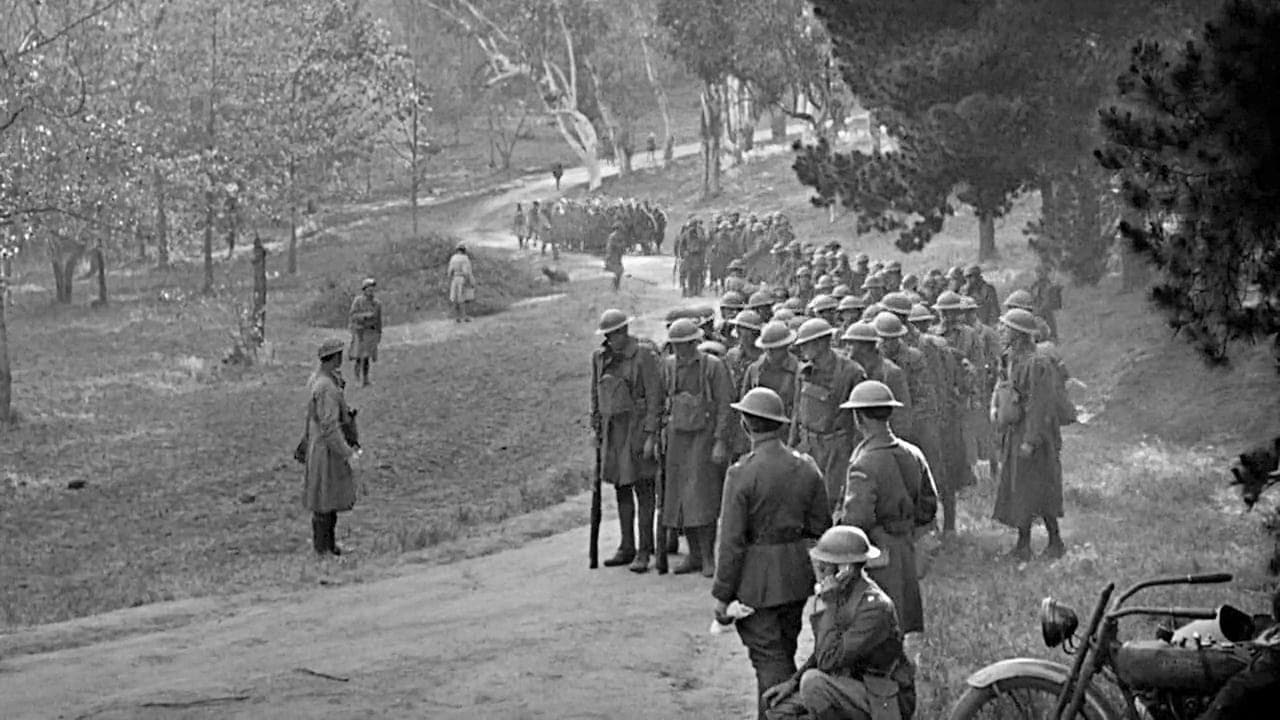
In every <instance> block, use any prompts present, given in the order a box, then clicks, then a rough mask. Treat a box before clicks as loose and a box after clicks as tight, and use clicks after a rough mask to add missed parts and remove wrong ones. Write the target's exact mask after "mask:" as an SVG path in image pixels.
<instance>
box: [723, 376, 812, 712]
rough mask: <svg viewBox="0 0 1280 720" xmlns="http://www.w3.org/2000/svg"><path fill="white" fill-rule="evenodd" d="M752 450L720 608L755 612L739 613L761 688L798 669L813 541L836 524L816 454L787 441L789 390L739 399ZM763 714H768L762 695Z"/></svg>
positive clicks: (740, 480)
mask: <svg viewBox="0 0 1280 720" xmlns="http://www.w3.org/2000/svg"><path fill="white" fill-rule="evenodd" d="M733 408H734V409H735V410H737V411H738V412H740V413H741V414H742V421H741V426H742V430H743V432H744V433H745V434H746V435H747V436H748V437H749V438H750V439H751V451H750V452H749V453H747V455H746V456H744V457H743V458H742V459H741V460H739V461H738V462H736V463H734V464H733V466H731V467H730V468H729V471H728V473H727V474H726V476H725V483H724V499H723V502H722V503H721V511H720V531H719V543H720V545H719V552H718V553H717V554H716V563H717V564H716V574H715V583H714V584H713V585H712V587H711V594H712V596H714V597H715V599H716V608H715V610H716V616H717V618H723V617H724V616H725V613H726V611H727V609H728V606H729V603H731V602H733V601H734V600H737V601H738V602H740V603H742V604H743V605H746V606H747V607H750V608H752V609H754V610H755V612H754V613H753V614H751V615H749V616H747V617H745V618H741V619H739V620H738V621H737V630H738V636H739V637H740V638H741V639H742V644H743V645H745V646H746V648H747V654H748V656H749V657H750V658H751V665H752V667H754V668H755V672H756V688H757V691H758V693H759V695H763V694H764V691H765V690H768V689H769V688H771V687H773V686H774V685H777V684H778V683H780V682H783V681H785V680H787V679H788V678H790V677H791V676H792V675H793V674H794V673H795V671H796V664H795V657H796V641H797V639H798V638H799V636H800V624H801V619H802V617H801V616H802V615H803V613H804V606H805V601H806V599H807V598H808V597H809V595H810V594H811V593H812V591H813V582H814V577H813V570H812V569H811V568H810V565H809V563H808V561H807V560H808V558H807V544H808V542H811V541H815V540H817V539H818V538H820V537H822V533H824V532H826V530H827V528H829V527H830V526H831V516H830V514H829V512H828V508H830V504H829V502H828V500H827V490H826V486H825V485H824V484H823V482H822V475H821V473H819V471H818V466H817V465H816V464H815V463H814V462H813V458H811V457H809V456H808V455H804V454H801V453H798V452H796V451H795V450H792V449H791V448H789V447H787V446H786V445H785V444H784V443H783V439H784V437H785V435H786V426H787V425H788V424H789V423H790V422H791V419H790V418H789V417H787V415H786V408H785V407H784V406H783V404H782V398H780V397H778V394H777V393H775V392H773V391H772V390H770V389H768V388H763V387H758V388H753V389H751V390H749V391H748V392H747V394H746V395H744V396H743V398H742V400H741V401H739V402H737V403H735V404H734V405H733ZM758 716H759V717H764V704H763V702H761V703H760V707H759V713H758Z"/></svg>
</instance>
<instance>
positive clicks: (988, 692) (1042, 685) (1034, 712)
mask: <svg viewBox="0 0 1280 720" xmlns="http://www.w3.org/2000/svg"><path fill="white" fill-rule="evenodd" d="M1061 690H1062V685H1061V684H1059V683H1056V682H1053V681H1051V680H1045V679H1043V678H1038V677H1014V678H1008V679H1006V680H1000V681H997V682H994V683H992V684H991V685H988V686H987V687H981V688H977V687H970V688H969V689H967V690H965V693H964V695H962V696H961V697H960V702H958V703H956V706H955V709H954V710H952V711H951V720H1045V718H1048V717H1049V716H1051V715H1052V714H1053V710H1054V708H1055V707H1057V704H1058V693H1059V692H1061ZM1076 718H1077V720H1112V718H1109V717H1107V714H1106V713H1105V712H1103V713H1099V712H1097V711H1096V709H1091V708H1089V707H1088V706H1087V704H1086V707H1084V708H1082V709H1081V710H1080V712H1079V713H1077V714H1076ZM1117 720H1118V719H1117Z"/></svg>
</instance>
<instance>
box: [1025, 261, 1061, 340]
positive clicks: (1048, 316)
mask: <svg viewBox="0 0 1280 720" xmlns="http://www.w3.org/2000/svg"><path fill="white" fill-rule="evenodd" d="M1049 272H1050V271H1049V266H1048V265H1044V264H1041V265H1038V266H1037V267H1036V281H1035V282H1034V283H1032V284H1031V288H1030V291H1031V297H1032V303H1033V304H1034V306H1035V309H1034V310H1033V312H1034V313H1035V314H1036V317H1038V318H1042V319H1043V320H1044V321H1045V324H1046V325H1048V326H1049V336H1048V337H1047V338H1045V339H1046V340H1048V341H1049V342H1052V343H1057V342H1058V311H1059V310H1061V309H1062V286H1061V285H1059V284H1057V283H1055V282H1053V280H1052V279H1050V277H1049Z"/></svg>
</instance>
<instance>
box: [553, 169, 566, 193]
mask: <svg viewBox="0 0 1280 720" xmlns="http://www.w3.org/2000/svg"><path fill="white" fill-rule="evenodd" d="M551 177H552V178H554V179H555V181H556V190H559V189H560V178H562V177H564V164H562V163H559V162H557V163H556V164H554V165H552V166H551Z"/></svg>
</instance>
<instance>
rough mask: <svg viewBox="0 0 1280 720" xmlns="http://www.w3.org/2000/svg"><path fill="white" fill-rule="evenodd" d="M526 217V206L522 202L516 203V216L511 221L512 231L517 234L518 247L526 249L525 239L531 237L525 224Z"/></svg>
mask: <svg viewBox="0 0 1280 720" xmlns="http://www.w3.org/2000/svg"><path fill="white" fill-rule="evenodd" d="M525 222H526V219H525V214H524V208H523V207H522V206H521V205H520V203H516V216H515V218H514V219H513V220H512V221H511V232H513V233H515V236H516V247H518V248H520V249H521V250H523V249H524V241H525V240H526V239H527V238H528V237H529V230H528V228H527V226H526V225H525Z"/></svg>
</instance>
